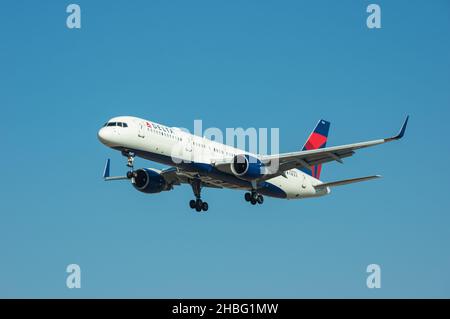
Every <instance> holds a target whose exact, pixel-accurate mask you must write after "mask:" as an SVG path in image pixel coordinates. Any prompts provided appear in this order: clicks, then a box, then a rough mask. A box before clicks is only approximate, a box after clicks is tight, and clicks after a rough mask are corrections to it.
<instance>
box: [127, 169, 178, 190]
mask: <svg viewBox="0 0 450 319" xmlns="http://www.w3.org/2000/svg"><path fill="white" fill-rule="evenodd" d="M132 183H133V186H134V188H136V189H137V190H138V191H140V192H143V193H147V194H154V193H160V192H162V191H168V190H170V189H171V187H170V185H168V184H167V182H166V180H165V179H164V177H163V176H162V175H161V174H159V173H158V172H157V171H155V170H153V169H149V168H141V169H138V170H136V171H134V172H133V179H132Z"/></svg>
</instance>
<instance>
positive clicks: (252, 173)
mask: <svg viewBox="0 0 450 319" xmlns="http://www.w3.org/2000/svg"><path fill="white" fill-rule="evenodd" d="M263 169H264V164H263V163H261V161H260V160H259V159H257V158H256V157H253V156H250V155H243V154H239V155H236V156H235V157H234V158H233V162H232V163H231V171H232V172H233V174H234V175H236V176H238V177H239V178H242V179H246V180H252V179H257V178H260V177H261V176H263V175H264V172H263Z"/></svg>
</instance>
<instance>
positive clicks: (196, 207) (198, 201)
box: [195, 199, 203, 212]
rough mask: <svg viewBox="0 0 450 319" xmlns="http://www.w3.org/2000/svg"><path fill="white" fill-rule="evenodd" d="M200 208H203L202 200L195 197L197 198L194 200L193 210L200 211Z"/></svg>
mask: <svg viewBox="0 0 450 319" xmlns="http://www.w3.org/2000/svg"><path fill="white" fill-rule="evenodd" d="M202 208H203V202H202V200H201V199H197V200H196V201H195V210H196V211H198V212H201V211H202Z"/></svg>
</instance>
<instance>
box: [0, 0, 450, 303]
mask: <svg viewBox="0 0 450 319" xmlns="http://www.w3.org/2000/svg"><path fill="white" fill-rule="evenodd" d="M69 3H70V2H67V3H66V2H64V1H17V0H14V1H12V0H8V1H2V3H1V5H0V40H1V49H0V66H1V68H0V106H1V110H2V125H1V129H0V132H1V135H2V142H1V146H2V147H1V148H2V156H1V157H0V161H1V166H0V167H1V176H2V178H1V181H0V194H1V195H0V196H1V207H2V208H1V213H0V297H63V298H72V297H289V298H295V297H369V298H372V297H374V298H379V297H450V272H449V269H450V252H449V243H450V209H449V208H450V207H449V197H448V191H449V184H448V180H449V178H450V174H449V173H450V168H449V161H450V148H449V140H448V139H449V134H448V131H449V128H448V118H449V115H450V114H449V110H450V42H449V33H450V3H449V2H448V1H446V0H435V1H377V2H376V3H378V4H380V5H381V8H382V29H381V30H369V29H367V27H366V22H365V21H366V17H367V13H366V7H367V5H368V4H369V3H371V2H369V1H349V0H347V1H77V2H76V3H78V4H80V5H81V8H82V29H81V30H69V29H67V28H66V25H65V20H66V17H67V14H66V12H65V9H66V6H67V5H68V4H69ZM406 114H410V115H411V120H410V125H409V127H408V130H407V132H406V136H405V139H404V140H402V141H401V142H398V143H391V144H388V145H383V146H379V147H376V148H371V149H367V150H362V151H360V152H358V154H357V155H356V156H354V157H352V158H351V159H348V160H346V161H345V164H344V165H340V164H334V163H332V164H328V165H326V166H325V167H324V168H323V172H322V178H323V179H324V180H326V181H331V180H335V179H343V178H349V177H357V176H362V175H370V174H382V175H383V176H384V178H383V179H381V180H378V181H372V182H367V183H363V184H355V185H351V186H346V187H342V188H337V189H335V190H334V191H333V194H332V195H331V196H328V197H325V198H321V199H313V200H304V201H301V200H300V201H283V200H276V199H270V198H266V201H265V203H264V205H262V206H256V207H252V206H250V205H248V203H246V202H244V200H243V193H242V192H237V191H231V190H223V191H221V190H206V191H204V195H203V196H204V198H205V199H207V200H208V202H209V204H210V210H209V212H208V213H207V214H197V213H195V212H194V211H192V210H191V209H189V208H188V201H189V200H190V199H191V198H192V192H191V189H190V187H187V186H183V187H179V188H177V189H176V190H174V191H172V192H166V193H163V194H158V195H145V194H142V193H139V192H137V191H135V190H134V189H133V188H132V187H131V186H130V185H129V184H128V183H126V182H123V183H120V182H118V183H104V182H103V181H102V179H101V173H102V169H103V165H104V160H105V159H106V158H107V157H111V159H112V171H113V172H115V173H122V172H124V171H125V166H124V158H122V157H121V156H120V155H119V154H118V153H117V152H114V151H112V150H109V149H107V148H106V147H104V146H103V145H101V144H100V143H99V142H98V140H97V137H96V133H97V130H98V128H99V127H100V126H101V125H102V124H103V123H104V122H105V121H106V120H107V119H108V118H111V117H113V116H116V115H135V116H140V117H144V118H148V119H151V120H154V121H156V122H162V123H165V124H167V125H171V126H183V127H188V128H192V126H193V120H194V119H202V120H203V122H204V125H205V126H215V127H219V128H221V129H225V128H227V127H238V126H242V127H269V128H270V127H278V128H280V138H281V151H293V150H298V149H300V147H301V146H302V144H303V142H304V140H305V139H306V137H307V135H308V134H309V132H310V130H311V129H312V127H313V126H314V124H315V123H316V121H317V120H318V119H319V118H325V119H327V120H329V121H331V123H332V124H331V125H332V126H331V130H330V136H329V143H328V145H338V144H343V143H350V142H356V141H361V140H366V139H372V138H380V137H385V136H389V135H391V134H394V133H396V131H397V130H398V129H399V127H400V125H401V123H402V121H403V120H404V117H405V116H406ZM136 165H137V166H140V167H142V166H146V167H160V165H157V164H154V163H150V162H145V161H144V160H142V159H138V160H137V161H136ZM71 263H77V264H79V265H80V266H81V269H82V288H81V289H79V290H69V289H67V288H66V286H65V279H66V273H65V268H66V266H67V265H68V264H71ZM371 263H376V264H379V265H380V266H381V267H382V288H381V289H378V290H369V289H368V288H366V276H367V274H366V272H365V270H366V266H367V265H368V264H371Z"/></svg>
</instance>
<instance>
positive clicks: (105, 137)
mask: <svg viewBox="0 0 450 319" xmlns="http://www.w3.org/2000/svg"><path fill="white" fill-rule="evenodd" d="M97 137H98V139H99V141H100V142H102V143H103V144H105V145H109V144H111V131H110V130H108V129H107V128H105V127H102V128H101V129H100V130H99V131H98V133H97Z"/></svg>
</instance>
